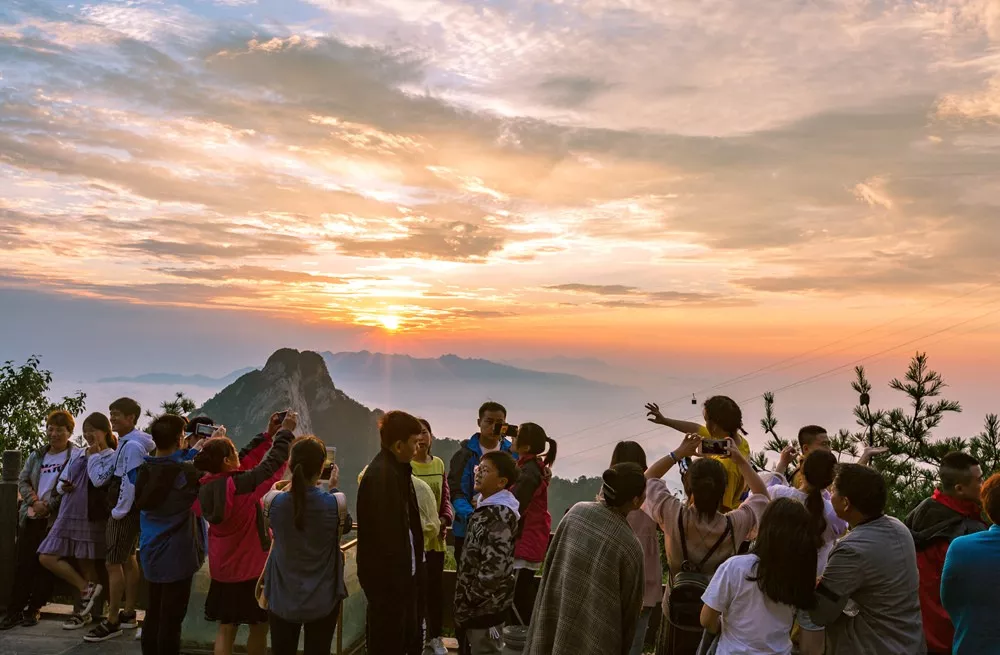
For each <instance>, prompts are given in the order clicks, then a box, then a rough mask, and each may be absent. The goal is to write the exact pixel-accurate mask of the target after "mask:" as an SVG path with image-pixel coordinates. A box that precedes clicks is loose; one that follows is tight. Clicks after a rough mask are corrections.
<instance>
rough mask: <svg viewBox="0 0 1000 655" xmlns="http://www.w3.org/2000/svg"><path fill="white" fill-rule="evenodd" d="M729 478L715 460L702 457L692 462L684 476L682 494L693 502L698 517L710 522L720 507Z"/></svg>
mask: <svg viewBox="0 0 1000 655" xmlns="http://www.w3.org/2000/svg"><path fill="white" fill-rule="evenodd" d="M728 483H729V476H728V475H726V469H725V468H723V466H722V464H720V463H719V462H718V461H717V460H714V459H709V458H707V457H702V458H700V459H696V460H694V462H692V464H691V467H690V468H689V469H688V472H687V475H685V476H684V493H685V494H687V497H688V498H691V499H692V500H693V501H694V508H695V509H696V510H698V517H699V518H701V519H703V520H706V521H707V520H711V519H712V518H713V517H714V516H715V514H716V513H717V512H718V511H719V508H720V507H721V506H722V498H723V496H724V495H725V493H726V485H727V484H728Z"/></svg>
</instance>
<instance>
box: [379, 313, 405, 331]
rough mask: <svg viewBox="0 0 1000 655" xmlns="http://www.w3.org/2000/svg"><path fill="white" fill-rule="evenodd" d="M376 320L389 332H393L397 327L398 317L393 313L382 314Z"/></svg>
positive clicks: (398, 323)
mask: <svg viewBox="0 0 1000 655" xmlns="http://www.w3.org/2000/svg"><path fill="white" fill-rule="evenodd" d="M378 322H379V323H381V324H382V327H384V328H385V329H386V330H388V331H389V332H395V331H396V330H398V329H399V325H400V320H399V317H398V316H396V315H394V314H384V315H382V316H379V317H378Z"/></svg>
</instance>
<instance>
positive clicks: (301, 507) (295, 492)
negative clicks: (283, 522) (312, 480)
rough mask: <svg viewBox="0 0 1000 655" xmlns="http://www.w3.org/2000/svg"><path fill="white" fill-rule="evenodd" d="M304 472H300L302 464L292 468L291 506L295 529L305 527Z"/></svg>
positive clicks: (305, 482)
mask: <svg viewBox="0 0 1000 655" xmlns="http://www.w3.org/2000/svg"><path fill="white" fill-rule="evenodd" d="M307 484H308V481H307V480H306V474H305V473H303V472H302V465H301V464H296V465H295V468H293V469H292V507H293V508H294V512H293V516H294V517H295V529H296V530H305V529H306V517H305V512H306V485H307Z"/></svg>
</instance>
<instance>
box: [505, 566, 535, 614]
mask: <svg viewBox="0 0 1000 655" xmlns="http://www.w3.org/2000/svg"><path fill="white" fill-rule="evenodd" d="M514 609H517V613H518V614H520V620H518V616H517V614H514ZM534 609H535V572H534V571H531V570H529V569H519V570H518V572H517V582H516V583H515V584H514V605H513V607H512V608H511V610H510V619H509V620H508V621H507V625H528V623H530V622H531V612H532V611H534Z"/></svg>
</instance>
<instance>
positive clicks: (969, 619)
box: [941, 473, 1000, 655]
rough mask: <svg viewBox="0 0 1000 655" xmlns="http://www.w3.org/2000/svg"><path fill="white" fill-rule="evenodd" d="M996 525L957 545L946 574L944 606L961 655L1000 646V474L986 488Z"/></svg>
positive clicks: (975, 654) (986, 500)
mask: <svg viewBox="0 0 1000 655" xmlns="http://www.w3.org/2000/svg"><path fill="white" fill-rule="evenodd" d="M982 503H983V506H984V507H985V508H986V515H987V516H989V517H990V521H992V522H993V526H992V527H991V528H990V529H989V530H988V531H985V532H977V533H976V534H972V535H968V536H965V537H959V538H958V539H956V540H955V541H953V542H951V547H950V548H949V549H948V557H947V558H946V559H945V562H944V572H943V573H942V575H941V601H942V604H943V605H944V609H945V610H946V611H947V612H948V615H949V616H951V619H952V621H954V622H955V642H954V651H953V652H954V653H955V655H979V654H980V653H992V652H995V651H996V648H997V644H1000V621H997V617H998V616H1000V594H997V589H998V588H1000V566H997V563H998V562H1000V473H994V474H993V476H992V477H990V479H989V480H987V481H986V484H984V485H983V491H982Z"/></svg>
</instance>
